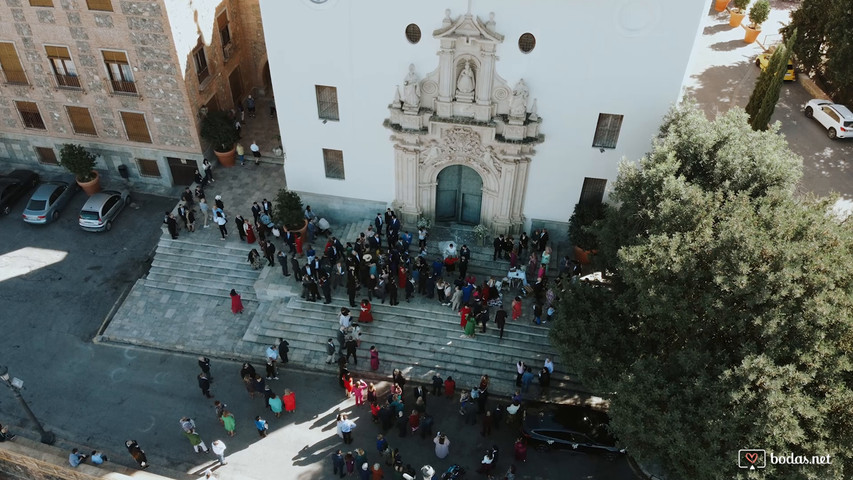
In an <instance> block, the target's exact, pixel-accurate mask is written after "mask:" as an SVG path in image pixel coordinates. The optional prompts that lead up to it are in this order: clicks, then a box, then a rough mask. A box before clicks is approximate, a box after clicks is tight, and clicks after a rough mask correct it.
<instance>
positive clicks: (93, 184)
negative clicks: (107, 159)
mask: <svg viewBox="0 0 853 480" xmlns="http://www.w3.org/2000/svg"><path fill="white" fill-rule="evenodd" d="M92 173H93V174H94V175H95V178H94V179H92V180H91V181H88V182H81V181H80V180H77V185H80V188H82V189H83V191H84V192H86V195H88V196H90V197H91V196H92V195H94V194H96V193H98V192H100V191H101V176H100V175H98V172H96V171H95V170H92Z"/></svg>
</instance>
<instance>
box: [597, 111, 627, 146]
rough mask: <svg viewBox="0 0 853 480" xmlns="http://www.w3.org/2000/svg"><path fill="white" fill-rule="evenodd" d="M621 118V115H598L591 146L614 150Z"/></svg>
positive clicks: (620, 126) (620, 127)
mask: <svg viewBox="0 0 853 480" xmlns="http://www.w3.org/2000/svg"><path fill="white" fill-rule="evenodd" d="M622 117H623V115H615V114H612V113H599V114H598V124H597V125H596V126H595V138H594V139H593V140H592V146H593V147H600V148H616V141H617V140H619V131H620V130H621V129H622Z"/></svg>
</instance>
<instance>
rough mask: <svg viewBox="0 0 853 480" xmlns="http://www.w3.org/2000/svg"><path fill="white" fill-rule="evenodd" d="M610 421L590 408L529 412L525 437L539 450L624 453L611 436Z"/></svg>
mask: <svg viewBox="0 0 853 480" xmlns="http://www.w3.org/2000/svg"><path fill="white" fill-rule="evenodd" d="M609 424H610V418H609V417H608V416H607V414H606V413H604V412H602V411H599V410H595V409H593V408H590V407H583V406H575V405H559V406H557V407H553V408H551V409H548V410H543V411H541V412H532V411H530V412H525V416H524V426H523V428H522V434H523V435H524V437H525V438H526V439H527V442H528V443H529V444H530V445H531V446H534V447H536V448H539V449H551V448H561V449H567V450H574V451H579V452H584V453H604V454H611V455H612V454H620V453H625V449H624V448H619V447H617V446H616V439H615V438H613V436H612V435H611V434H610V429H609Z"/></svg>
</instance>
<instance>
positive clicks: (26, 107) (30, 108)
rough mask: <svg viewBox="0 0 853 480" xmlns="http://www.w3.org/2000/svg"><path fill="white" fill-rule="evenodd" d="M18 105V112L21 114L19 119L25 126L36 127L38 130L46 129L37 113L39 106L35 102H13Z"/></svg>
mask: <svg viewBox="0 0 853 480" xmlns="http://www.w3.org/2000/svg"><path fill="white" fill-rule="evenodd" d="M15 106H17V107H18V113H20V114H21V120H22V121H23V122H24V127H26V128H37V129H39V130H47V128H45V126H44V120H42V118H41V113H39V106H38V105H36V104H35V102H15Z"/></svg>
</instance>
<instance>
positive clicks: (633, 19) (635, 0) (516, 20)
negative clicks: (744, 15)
mask: <svg viewBox="0 0 853 480" xmlns="http://www.w3.org/2000/svg"><path fill="white" fill-rule="evenodd" d="M471 3H472V13H473V14H474V15H475V16H478V17H479V18H480V19H481V20H483V21H486V20H488V17H489V12H495V21H496V27H495V31H496V32H497V33H499V34H502V35H504V37H505V38H504V42H503V44H501V45H500V46H499V47H498V52H497V56H498V61H497V63H496V72H497V74H498V75H499V76H501V77H503V78H504V79H506V80H507V82H508V83H509V84H510V85H514V84H515V83H516V82H517V81H518V79H519V78H524V80H525V82H526V83H527V85H528V87H529V88H530V97H531V99H533V98H535V99H537V106H538V114H539V116H540V117H542V119H543V120H542V126H541V132H542V133H543V134H544V135H545V141H544V142H543V143H541V144H540V145H538V146H536V154H535V155H534V156H533V160H532V163H531V167H530V175H529V180H528V185H527V198H526V199H525V207H524V213H525V216H527V217H528V218H538V219H544V220H553V221H565V220H567V219H568V216H569V215H570V214H571V210H572V207H573V206H574V204H575V203H576V202H577V200H578V198H579V195H580V191H581V187H582V185H583V179H584V177H595V178H606V179H608V186H609V183H610V182H612V180H613V179H615V176H616V171H617V166H618V163H619V162H620V161H621V160H622V159H623V158H626V159H629V160H637V159H639V158H640V157H641V156H642V155H643V154H644V153H645V152H646V151H647V150H648V149H649V146H650V140H651V138H652V136H653V135H654V134H655V133H656V131H657V128H658V125H659V124H660V120H661V118H662V116H663V115H664V114H665V112H666V111H667V109H668V108H669V106H670V105H671V104H672V103H674V102H675V101H676V100H677V98H678V95H679V92H680V87H681V82H682V79H683V77H684V71H685V69H686V66H687V63H688V60H689V55H690V50H691V47H692V44H693V41H694V39H695V36H696V31H697V29H698V28H699V21H700V19H701V16H702V15H703V14H704V13H705V12H706V11H707V0H689V1H684V0H657V1H652V0H608V1H602V2H581V1H574V0H572V1H569V0H537V1H525V2H519V1H517V0H489V1H485V0H473V1H472V2H471ZM445 8H450V9H451V17H452V18H454V19H456V18H457V17H458V16H459V15H464V14H465V13H466V11H467V9H468V2H467V1H463V0H446V1H444V2H421V1H413V0H362V1H358V2H356V1H351V0H328V1H327V2H325V3H323V4H319V5H317V4H314V3H313V2H311V1H310V0H289V1H286V2H282V1H276V0H261V9H262V16H263V18H264V30H265V34H266V39H267V45H268V53H269V63H270V70H271V74H272V80H273V89H274V91H275V96H276V104H277V106H278V111H279V115H278V116H279V124H280V127H281V131H282V139H283V142H284V146H285V149H286V151H287V161H286V165H285V170H286V174H287V178H288V184H289V186H290V187H291V188H293V189H294V190H298V191H304V192H313V193H318V194H327V195H338V196H344V197H350V198H354V199H368V200H374V201H384V202H391V200H392V199H393V198H394V151H393V147H392V142H391V141H390V140H389V137H390V131H389V130H388V129H386V128H385V127H383V125H382V123H383V121H384V120H385V119H386V118H388V116H389V114H388V109H387V106H388V104H389V103H390V102H391V100H392V99H393V96H394V88H395V86H396V85H399V84H400V83H401V82H402V80H403V78H404V77H405V75H406V73H407V68H408V65H409V64H410V63H412V64H414V65H415V67H416V71H417V73H418V75H419V76H420V78H421V79H423V78H424V76H425V75H426V74H428V73H429V72H431V71H433V70H434V69H436V68H437V66H438V56H437V52H438V50H439V44H438V41H437V40H435V39H434V38H433V37H432V32H433V30H436V29H438V28H440V27H441V21H442V18H443V17H444V10H445ZM409 23H415V24H416V25H418V26H419V27H420V29H421V40H420V42H419V43H417V44H415V45H413V44H411V43H409V42H408V41H407V39H406V37H405V35H404V31H405V28H406V25H408V24H409ZM525 32H530V33H532V34H533V35H534V36H535V37H536V47H535V49H534V50H533V51H532V52H530V53H529V54H524V53H522V52H521V51H520V50H519V48H518V37H519V36H520V35H521V34H522V33H525ZM315 85H330V86H334V87H336V88H337V94H338V104H339V113H340V121H339V122H335V121H328V122H327V123H325V124H323V123H322V122H321V120H319V119H318V114H317V105H316V97H315V91H314V86H315ZM599 113H613V114H622V115H624V121H623V124H622V129H621V133H620V135H619V140H618V143H617V145H616V148H614V149H605V151H604V152H603V153H602V152H600V151H599V149H598V148H593V147H592V146H591V145H592V141H593V135H594V132H595V126H596V122H597V119H598V114H599ZM323 148H332V149H338V150H342V151H343V157H344V170H345V176H346V179H345V180H336V179H327V178H326V177H325V174H324V167H323V156H322V149H323Z"/></svg>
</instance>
